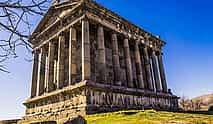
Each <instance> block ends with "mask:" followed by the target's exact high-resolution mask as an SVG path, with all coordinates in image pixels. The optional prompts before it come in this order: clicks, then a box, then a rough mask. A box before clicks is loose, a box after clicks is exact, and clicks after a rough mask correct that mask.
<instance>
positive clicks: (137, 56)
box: [135, 41, 144, 89]
mask: <svg viewBox="0 0 213 124" xmlns="http://www.w3.org/2000/svg"><path fill="white" fill-rule="evenodd" d="M138 45H139V41H136V42H135V63H136V74H137V80H138V87H139V88H140V89H144V79H143V71H142V66H141V56H140V51H139V46H138Z"/></svg>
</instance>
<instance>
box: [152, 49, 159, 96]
mask: <svg viewBox="0 0 213 124" xmlns="http://www.w3.org/2000/svg"><path fill="white" fill-rule="evenodd" d="M152 68H153V72H154V79H155V88H156V91H157V92H160V91H161V88H160V80H159V75H158V67H157V62H156V55H155V51H152Z"/></svg>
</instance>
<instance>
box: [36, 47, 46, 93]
mask: <svg viewBox="0 0 213 124" xmlns="http://www.w3.org/2000/svg"><path fill="white" fill-rule="evenodd" d="M45 69H46V50H45V48H44V46H43V47H41V60H40V73H39V92H38V93H39V95H42V94H43V93H44V91H45Z"/></svg>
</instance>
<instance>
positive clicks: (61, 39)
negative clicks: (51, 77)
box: [57, 32, 65, 89]
mask: <svg viewBox="0 0 213 124" xmlns="http://www.w3.org/2000/svg"><path fill="white" fill-rule="evenodd" d="M64 54H65V36H64V32H61V33H60V34H59V40H58V65H57V68H58V73H57V88H58V89H61V88H63V86H64V62H65V61H64V60H65V56H64Z"/></svg>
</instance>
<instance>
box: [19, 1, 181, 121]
mask: <svg viewBox="0 0 213 124" xmlns="http://www.w3.org/2000/svg"><path fill="white" fill-rule="evenodd" d="M69 2H73V1H67V2H65V3H64V4H57V5H54V6H55V7H56V8H54V9H53V8H52V9H51V10H50V11H51V12H49V13H48V14H50V15H48V16H49V17H51V15H60V17H61V18H60V19H59V20H58V19H54V21H55V22H54V23H53V22H52V25H51V24H50V22H51V21H47V20H48V19H47V17H45V20H42V24H41V25H42V26H43V27H40V26H41V25H40V26H39V27H38V29H36V33H38V36H37V37H36V38H37V39H34V40H33V41H32V42H31V43H32V44H33V48H34V51H35V52H34V54H35V55H34V56H35V57H34V65H33V78H32V90H31V97H30V98H29V99H28V100H27V101H26V102H25V103H24V104H25V106H26V116H24V118H23V119H22V120H21V121H20V122H19V123H20V124H29V123H32V124H34V123H35V124H37V123H41V124H46V123H54V124H56V123H57V124H64V123H81V122H82V123H84V121H83V119H82V120H81V119H80V120H78V119H73V117H76V115H81V116H83V115H85V114H94V113H98V112H108V111H117V110H123V109H144V108H154V109H177V108H178V103H177V100H178V97H177V96H175V95H172V93H171V92H167V84H166V77H165V72H164V67H163V62H162V61H163V60H162V55H161V54H159V53H161V52H162V46H163V45H164V42H163V41H161V40H160V39H159V38H156V37H155V36H153V35H151V34H149V33H147V32H146V31H144V30H141V29H140V28H139V27H136V26H135V25H132V24H131V23H129V22H127V21H126V20H124V19H122V18H120V17H119V16H118V15H116V14H114V13H112V12H111V11H109V10H107V9H105V8H103V7H101V6H98V4H97V3H95V2H93V1H81V2H79V1H76V2H75V3H73V4H68V3H69ZM85 2H86V4H85ZM58 8H60V9H58ZM59 10H60V11H59ZM53 11H56V12H55V14H53V13H52V12H53ZM50 19H52V18H50ZM45 24H46V25H45ZM44 25H45V26H44ZM44 28H45V29H44ZM39 29H40V30H41V29H42V30H41V31H43V32H40V31H39ZM144 39H145V40H144ZM47 46H48V52H47V51H46V50H45V47H47ZM36 50H39V51H40V54H41V55H40V57H39V55H38V53H37V52H36ZM151 50H152V51H155V53H154V52H151ZM46 52H47V53H46ZM156 56H157V58H158V59H157V60H158V62H157V61H156ZM38 62H41V63H40V64H38ZM46 63H47V65H46ZM157 65H159V66H157ZM39 69H40V70H39ZM158 70H159V72H160V75H159V74H158ZM38 71H39V75H38V74H37V73H38ZM152 76H154V77H152ZM158 76H160V78H159V77H158ZM36 77H39V80H38V81H37V78H36ZM153 79H154V81H155V84H154V82H153ZM160 79H161V80H160ZM45 80H46V82H45ZM160 81H161V85H162V89H163V91H164V92H159V91H161V89H160ZM37 82H38V83H39V87H37ZM45 83H46V84H45ZM46 88H47V90H45V89H46ZM37 90H38V92H39V94H38V95H37V94H36V91H37ZM156 91H158V92H156ZM36 95H37V96H36Z"/></svg>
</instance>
